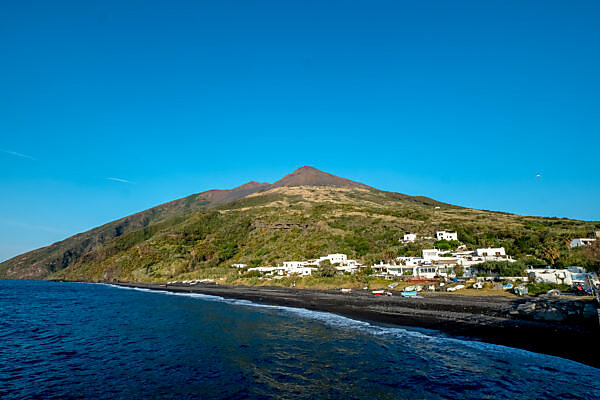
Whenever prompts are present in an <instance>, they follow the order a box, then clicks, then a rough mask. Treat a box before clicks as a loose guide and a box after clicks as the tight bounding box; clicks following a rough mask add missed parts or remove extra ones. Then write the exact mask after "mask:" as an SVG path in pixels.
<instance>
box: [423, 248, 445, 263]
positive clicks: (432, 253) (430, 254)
mask: <svg viewBox="0 0 600 400" xmlns="http://www.w3.org/2000/svg"><path fill="white" fill-rule="evenodd" d="M441 253H442V252H441V251H440V250H438V249H423V251H422V252H421V254H423V260H424V261H433V260H437V259H438V258H439V256H440V254H441Z"/></svg>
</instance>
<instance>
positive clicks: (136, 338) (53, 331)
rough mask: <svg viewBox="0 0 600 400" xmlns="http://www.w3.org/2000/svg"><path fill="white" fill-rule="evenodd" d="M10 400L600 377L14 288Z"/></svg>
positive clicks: (560, 385) (538, 392)
mask: <svg viewBox="0 0 600 400" xmlns="http://www.w3.org/2000/svg"><path fill="white" fill-rule="evenodd" d="M556 345H557V346H576V345H577V343H557V344H556ZM0 398H1V399H30V398H38V399H74V398H84V399H115V398H121V399H139V398H155V399H169V398H182V399H195V398H199V399H271V398H276V399H298V398H299V399H320V398H331V399H338V398H344V399H365V398H369V399H600V369H597V368H593V367H589V366H586V365H582V364H579V363H577V362H574V361H570V360H565V359H561V358H558V357H553V356H548V355H543V354H536V353H531V352H528V351H524V350H519V349H513V348H509V347H504V346H498V345H492V344H487V343H482V342H479V341H473V340H466V339H459V338H453V337H448V336H445V335H443V334H442V333H440V332H437V331H432V330H421V329H413V328H404V327H398V326H387V325H379V324H374V323H368V322H364V321H358V320H353V319H349V318H346V317H342V316H338V315H334V314H329V313H323V312H315V311H309V310H304V309H295V308H286V307H277V306H267V305H262V304H254V303H250V302H246V301H240V300H229V299H224V298H220V297H214V296H206V295H200V294H173V293H167V292H153V291H149V290H140V289H129V288H121V287H116V286H110V285H102V284H86V283H56V282H39V281H0Z"/></svg>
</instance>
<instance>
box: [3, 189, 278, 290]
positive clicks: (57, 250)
mask: <svg viewBox="0 0 600 400" xmlns="http://www.w3.org/2000/svg"><path fill="white" fill-rule="evenodd" d="M269 186H270V185H269V184H268V183H259V182H248V183H246V184H244V185H242V186H239V187H237V188H235V189H230V190H209V191H206V192H202V193H198V194H193V195H191V196H188V197H184V198H182V199H178V200H174V201H170V202H168V203H164V204H161V205H159V206H156V207H153V208H150V209H148V210H145V211H142V212H139V213H137V214H133V215H130V216H127V217H125V218H121V219H118V220H116V221H112V222H109V223H107V224H105V225H102V226H99V227H97V228H94V229H91V230H89V231H86V232H83V233H79V234H77V235H74V236H71V237H69V238H67V239H65V240H62V241H60V242H56V243H54V244H51V245H50V246H46V247H42V248H40V249H37V250H33V251H30V252H28V253H25V254H21V255H19V256H16V257H13V258H11V259H10V260H7V261H4V262H2V263H0V278H4V279H41V278H44V277H45V276H47V275H49V274H50V273H53V272H56V271H59V270H61V269H63V268H66V267H68V266H69V265H71V264H72V263H73V262H75V261H77V260H78V259H79V258H80V257H81V256H82V255H84V254H86V253H89V252H91V251H94V250H96V249H98V248H100V247H102V246H103V245H104V244H105V243H107V242H108V241H110V240H112V239H114V238H115V237H117V236H121V235H122V234H125V233H129V232H133V231H137V230H139V229H143V228H145V227H148V226H151V225H154V224H157V223H160V222H163V221H165V220H168V219H170V218H174V217H185V216H188V215H191V214H194V213H197V212H200V211H203V210H206V209H207V208H210V207H213V206H216V205H219V204H224V203H228V202H231V201H235V200H238V199H241V198H242V197H245V196H247V195H249V194H252V193H255V192H258V191H260V190H262V189H266V188H268V187H269Z"/></svg>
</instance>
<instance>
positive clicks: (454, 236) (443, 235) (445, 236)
mask: <svg viewBox="0 0 600 400" xmlns="http://www.w3.org/2000/svg"><path fill="white" fill-rule="evenodd" d="M435 238H436V239H437V240H448V241H451V240H458V233H456V232H448V231H437V232H436V233H435Z"/></svg>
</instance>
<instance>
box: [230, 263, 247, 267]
mask: <svg viewBox="0 0 600 400" xmlns="http://www.w3.org/2000/svg"><path fill="white" fill-rule="evenodd" d="M231 266H232V267H233V268H246V267H247V266H248V264H231Z"/></svg>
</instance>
